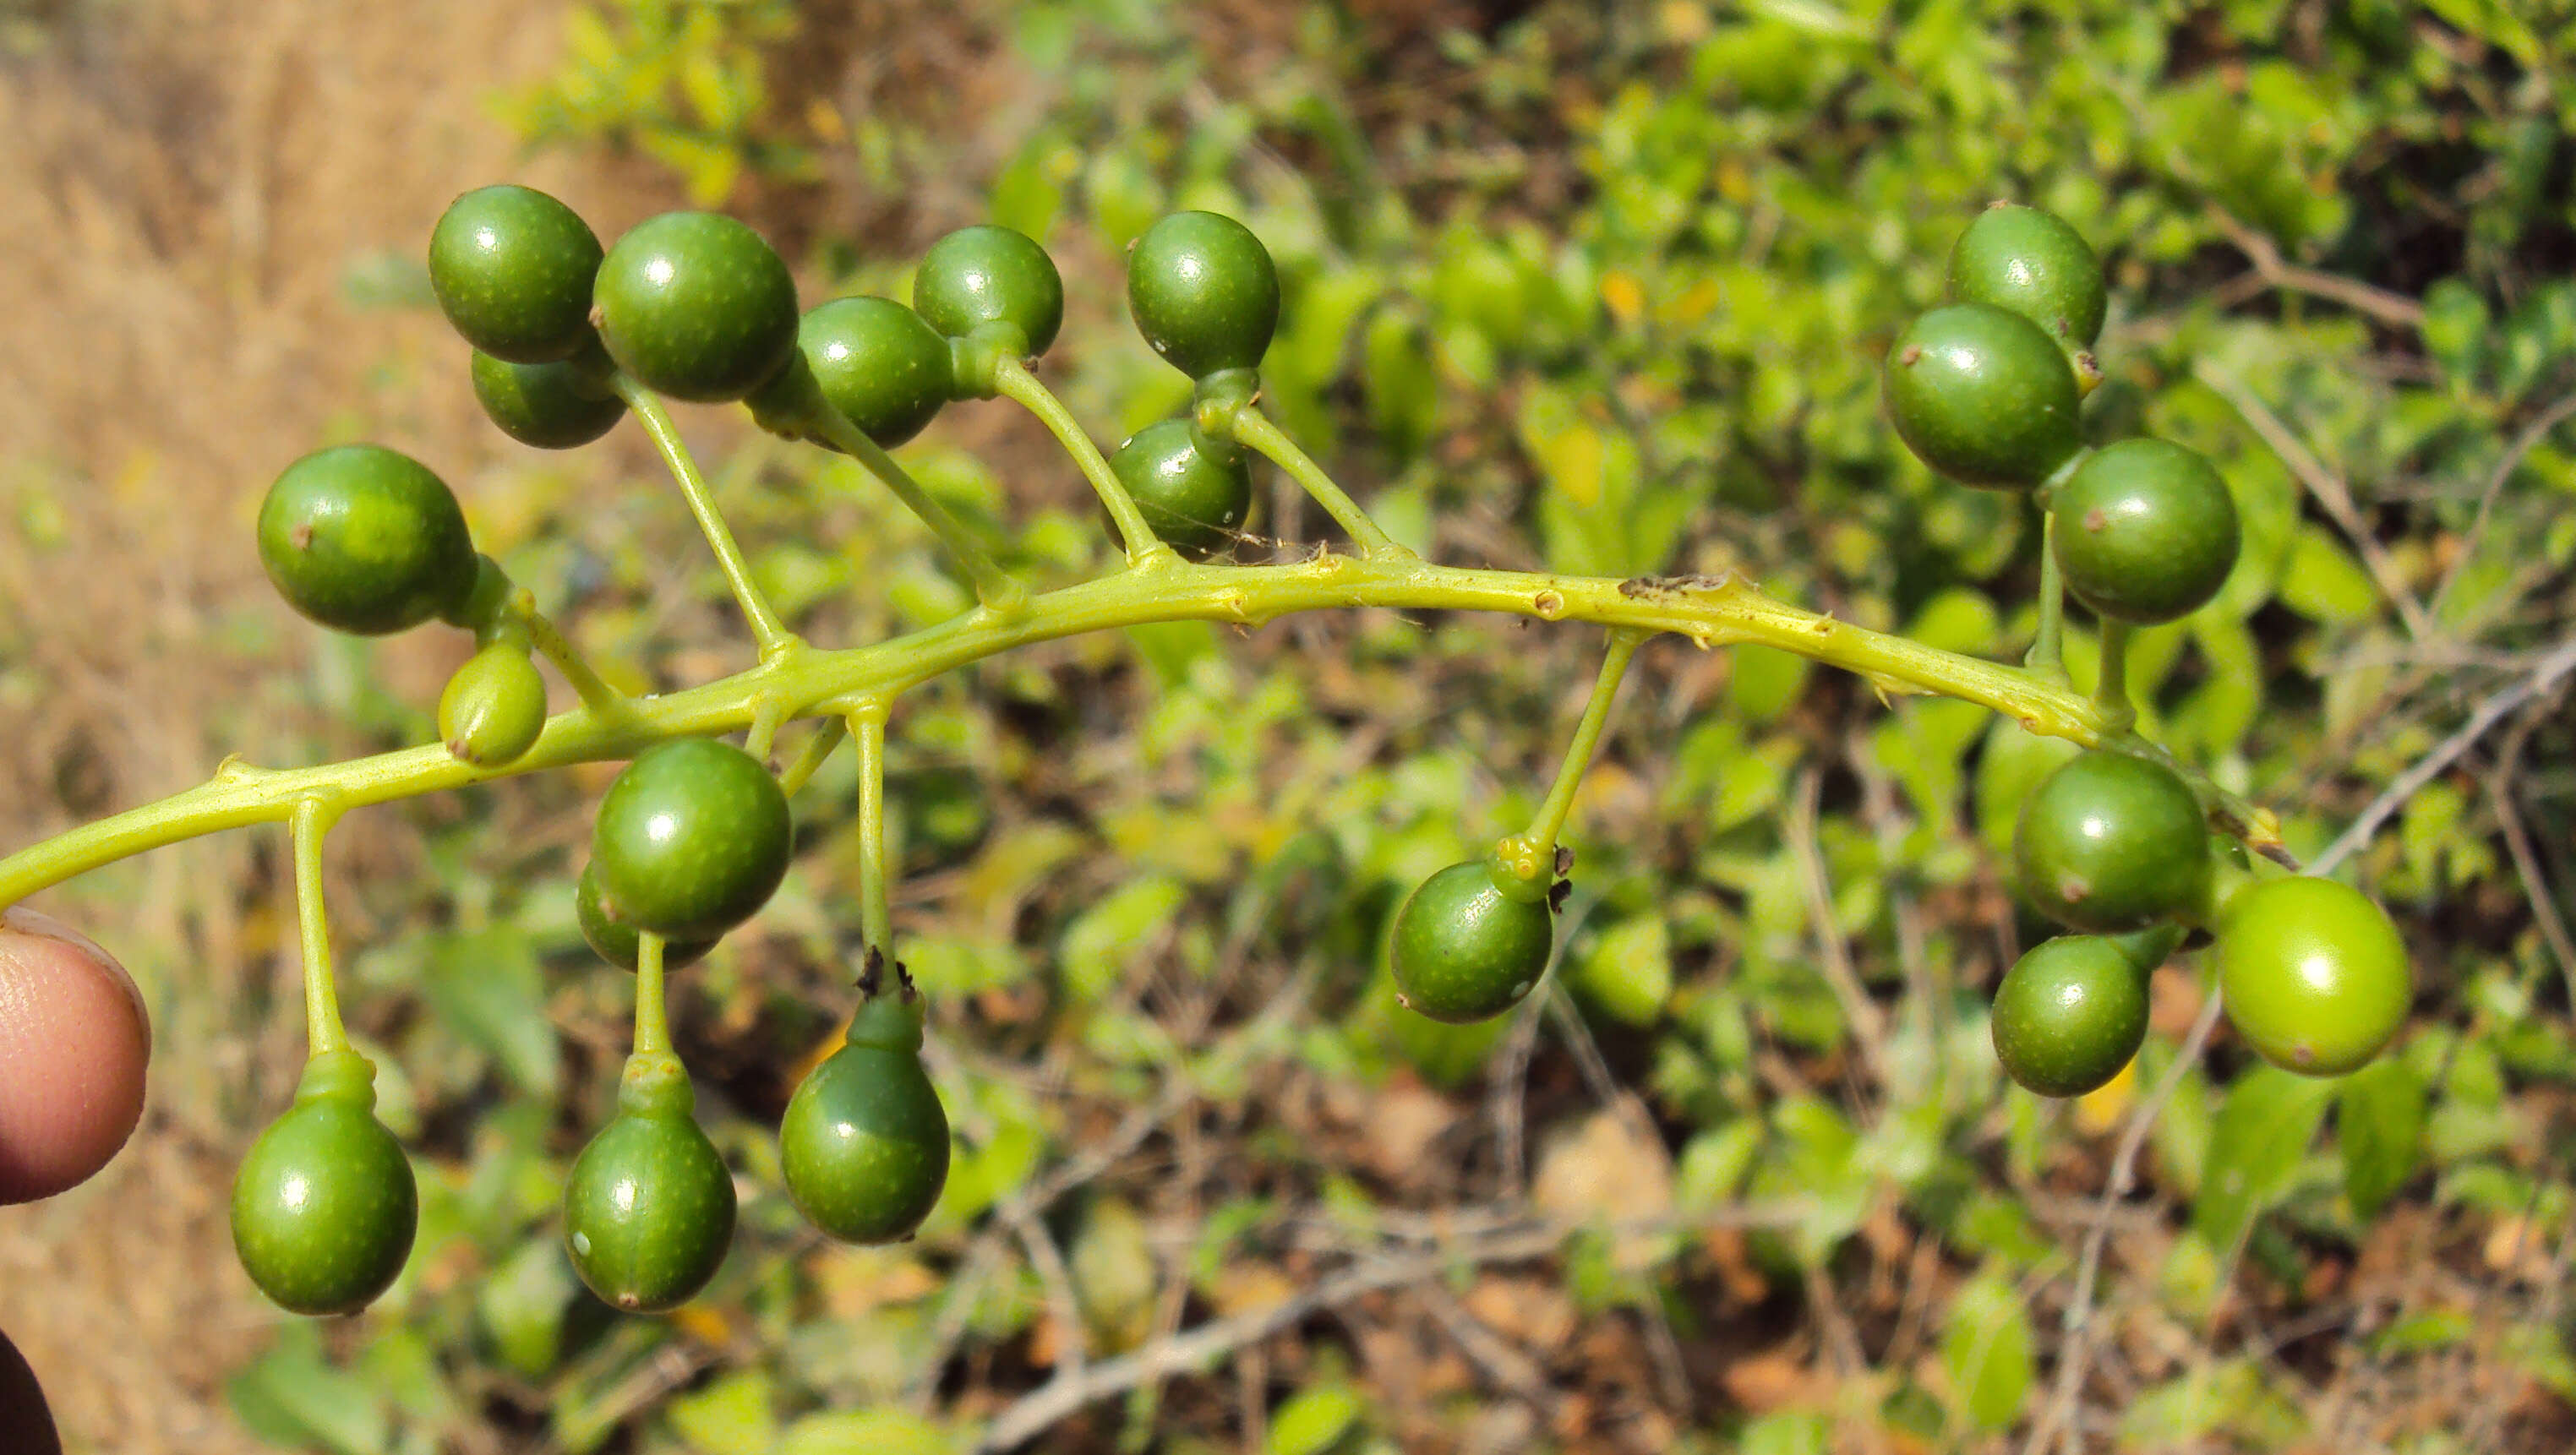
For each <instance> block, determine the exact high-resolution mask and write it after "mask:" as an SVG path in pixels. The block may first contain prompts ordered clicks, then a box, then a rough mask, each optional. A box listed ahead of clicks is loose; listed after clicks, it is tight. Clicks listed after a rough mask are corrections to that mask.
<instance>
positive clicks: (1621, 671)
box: [1495, 627, 1649, 883]
mask: <svg viewBox="0 0 2576 1455" xmlns="http://www.w3.org/2000/svg"><path fill="white" fill-rule="evenodd" d="M1648 635H1649V634H1648V633H1645V632H1640V631H1635V630H1632V629H1630V628H1626V627H1612V628H1611V629H1610V650H1609V651H1608V653H1606V654H1605V655H1604V656H1603V657H1602V659H1601V675H1600V676H1598V677H1596V678H1594V679H1593V682H1592V695H1591V696H1590V697H1589V698H1586V699H1585V700H1584V704H1583V720H1582V721H1581V722H1579V723H1576V724H1575V727H1574V737H1573V739H1572V740H1571V741H1569V742H1567V743H1566V745H1565V762H1564V763H1563V764H1561V765H1560V766H1559V767H1558V768H1557V770H1556V782H1555V784H1554V785H1553V786H1551V787H1550V788H1549V789H1548V791H1547V801H1546V802H1545V803H1542V804H1540V805H1539V809H1538V817H1537V818H1536V819H1534V820H1532V821H1531V823H1530V828H1529V832H1528V833H1526V834H1522V835H1521V836H1519V837H1518V838H1514V839H1506V840H1504V841H1503V842H1502V843H1501V844H1499V845H1497V846H1496V847H1495V852H1496V853H1497V855H1499V856H1500V857H1501V858H1502V859H1503V860H1504V861H1505V862H1506V864H1507V866H1508V867H1509V868H1510V869H1511V870H1512V871H1513V872H1514V873H1517V874H1518V875H1519V876H1520V877H1521V878H1523V879H1525V880H1529V881H1532V882H1536V883H1545V882H1546V881H1548V880H1550V879H1553V878H1554V877H1555V862H1556V836H1557V835H1558V834H1560V833H1562V832H1564V829H1565V816H1566V815H1567V814H1568V813H1569V812H1571V811H1572V810H1573V808H1574V793H1575V790H1576V789H1578V788H1580V787H1582V786H1583V774H1584V771H1585V770H1586V769H1588V768H1590V767H1591V766H1592V754H1593V751H1594V750H1595V749H1597V748H1598V747H1600V745H1601V730H1602V729H1603V728H1605V727H1607V726H1608V725H1609V722H1610V705H1611V703H1613V702H1614V701H1616V700H1617V699H1618V696H1619V681H1620V679H1621V678H1623V677H1625V676H1627V675H1628V663H1629V660H1630V659H1631V658H1633V657H1635V656H1636V655H1637V648H1638V646H1639V645H1640V644H1642V643H1643V642H1644V641H1645V640H1646V637H1647V636H1648Z"/></svg>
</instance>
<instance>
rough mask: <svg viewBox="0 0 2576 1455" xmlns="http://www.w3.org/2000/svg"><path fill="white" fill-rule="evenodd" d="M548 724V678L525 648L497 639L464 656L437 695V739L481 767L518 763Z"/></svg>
mask: <svg viewBox="0 0 2576 1455" xmlns="http://www.w3.org/2000/svg"><path fill="white" fill-rule="evenodd" d="M545 727H546V679H545V678H544V677H542V676H540V675H539V674H538V672H537V664H536V663H535V662H533V661H530V660H529V659H528V650H527V648H526V647H525V646H523V645H521V644H519V643H517V642H510V641H497V642H494V643H492V644H491V645H490V646H487V647H484V648H482V649H481V650H480V651H477V652H476V653H475V654H474V655H473V656H471V657H468V658H466V659H465V665H464V666H462V667H459V668H457V669H456V675H454V676H452V677H450V678H448V679H447V690H446V691H445V692H442V693H440V694H439V697H438V737H439V741H441V742H444V743H445V744H447V751H448V752H450V753H452V754H454V755H455V756H456V759H457V761H459V762H462V763H470V764H472V765H474V766H475V767H477V768H499V767H502V766H504V765H506V764H510V763H515V762H517V761H519V759H520V758H521V757H523V756H525V755H526V753H527V751H528V749H529V748H530V747H532V746H534V745H535V743H536V741H537V735H538V734H539V733H542V732H544V731H545Z"/></svg>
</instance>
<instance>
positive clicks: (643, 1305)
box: [564, 1053, 735, 1314]
mask: <svg viewBox="0 0 2576 1455" xmlns="http://www.w3.org/2000/svg"><path fill="white" fill-rule="evenodd" d="M695 1102H696V1094H695V1093H694V1092H692V1091H691V1090H690V1088H689V1077H688V1073H687V1072H686V1071H684V1070H682V1069H681V1066H680V1063H679V1060H678V1059H677V1058H676V1057H673V1056H671V1055H669V1054H667V1053H638V1054H636V1055H634V1056H630V1057H628V1058H627V1061H626V1073H625V1076H624V1078H623V1079H622V1080H621V1081H620V1083H619V1086H618V1092H617V1115H616V1116H615V1117H613V1118H611V1119H610V1121H609V1123H608V1125H607V1126H604V1127H602V1128H600V1129H599V1135H597V1136H595V1137H593V1138H591V1139H590V1145H588V1146H586V1147H584V1148H582V1149H581V1156H580V1157H579V1158H578V1159H577V1160H575V1161H574V1163H573V1167H572V1176H571V1178H570V1179H569V1180H568V1181H567V1182H566V1183H565V1185H564V1246H565V1247H567V1248H568V1249H570V1250H571V1252H572V1265H573V1267H574V1268H575V1269H576V1270H577V1271H579V1272H580V1274H581V1281H582V1282H584V1283H586V1284H588V1285H590V1291H591V1292H593V1293H595V1294H598V1295H599V1297H600V1299H601V1301H602V1302H605V1303H607V1304H609V1305H610V1306H611V1307H614V1308H618V1309H623V1310H624V1311H626V1312H628V1313H648V1314H649V1313H662V1312H664V1311H666V1310H669V1309H674V1308H677V1307H679V1306H680V1305H681V1304H684V1303H687V1302H688V1301H689V1300H690V1299H692V1298H694V1297H696V1296H697V1293H698V1290H700V1289H702V1288H704V1287H706V1286H707V1280H708V1279H710V1278H713V1277H715V1274H716V1269H717V1268H718V1267H719V1266H721V1265H722V1264H723V1263H724V1256H725V1250H726V1249H728V1248H729V1247H731V1246H732V1244H733V1224H734V1211H735V1209H734V1193H733V1174H732V1173H731V1172H729V1171H727V1170H726V1169H725V1164H724V1157H723V1155H722V1154H721V1153H719V1152H717V1151H716V1147H715V1143H713V1142H711V1141H709V1140H707V1134H706V1133H705V1132H704V1131H702V1130H700V1128H699V1126H698V1123H697V1119H696V1118H695V1117H694V1116H692V1115H691V1112H692V1110H693V1108H694V1106H695Z"/></svg>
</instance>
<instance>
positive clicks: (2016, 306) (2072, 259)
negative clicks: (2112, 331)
mask: <svg viewBox="0 0 2576 1455" xmlns="http://www.w3.org/2000/svg"><path fill="white" fill-rule="evenodd" d="M1950 296H1951V297H1952V298H1955V299H1957V300H1959V301H1960V302H1962V303H1991V304H1993V305H1994V306H1995V307H1997V308H2007V309H2010V310H2012V311H2013V312H2015V313H2018V314H2020V315H2021V316H2022V317H2024V318H2027V319H2029V320H2030V321H2031V322H2033V323H2035V324H2038V325H2039V327H2040V329H2041V330H2042V331H2043V332H2045V333H2046V334H2048V336H2049V337H2050V338H2053V339H2055V340H2056V341H2057V343H2058V345H2059V347H2061V348H2064V349H2066V350H2068V351H2069V352H2072V351H2075V350H2078V349H2089V348H2091V347H2092V346H2093V341H2094V340H2095V339H2097V338H2099V337H2101V334H2102V315H2103V312H2104V311H2105V309H2106V308H2107V307H2108V305H2109V302H2110V295H2109V294H2108V293H2107V292H2106V291H2105V290H2104V288H2103V286H2102V260H2101V259H2100V258H2097V257H2095V256H2094V255H2093V249H2092V248H2091V246H2089V245H2088V244H2087V243H2086V242H2085V241H2084V235H2083V234H2082V233H2079V232H2077V231H2076V230H2075V229H2074V228H2072V227H2070V226H2068V225H2067V223H2066V221H2065V219H2063V218H2060V217H2059V216H2057V215H2056V214H2055V213H2052V212H2043V211H2041V210H2040V209H2038V208H2036V207H2023V206H2019V205H2017V204H2014V203H2008V202H1998V203H1996V204H1995V205H1994V206H1992V207H1989V208H1987V209H1986V210H1985V211H1984V212H1983V213H1981V214H1979V215H1978V217H1977V220H1976V221H1974V222H1972V223H1969V224H1968V230H1967V231H1965V232H1963V233H1961V234H1959V241H1958V244H1957V245H1956V246H1955V247H1953V248H1951V250H1950Z"/></svg>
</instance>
